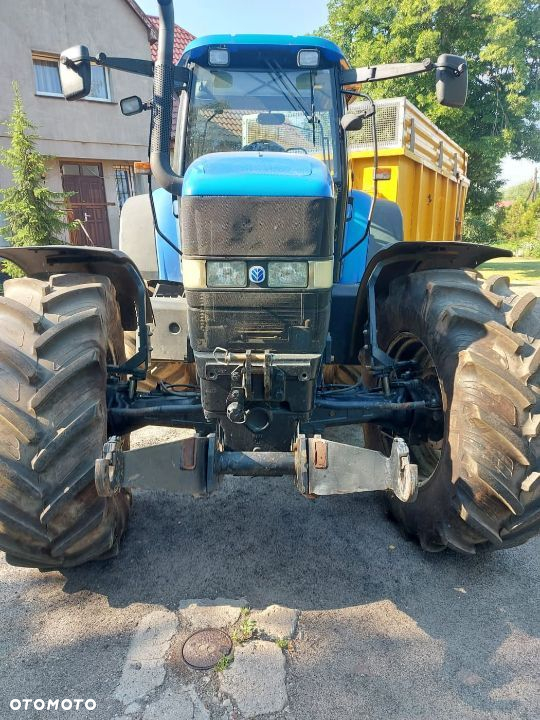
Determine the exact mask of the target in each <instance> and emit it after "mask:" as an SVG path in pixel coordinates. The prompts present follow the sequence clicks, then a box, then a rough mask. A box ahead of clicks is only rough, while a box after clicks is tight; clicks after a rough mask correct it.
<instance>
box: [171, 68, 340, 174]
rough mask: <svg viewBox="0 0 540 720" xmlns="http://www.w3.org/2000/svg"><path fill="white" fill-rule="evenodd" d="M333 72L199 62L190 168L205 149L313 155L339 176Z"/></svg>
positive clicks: (190, 119)
mask: <svg viewBox="0 0 540 720" xmlns="http://www.w3.org/2000/svg"><path fill="white" fill-rule="evenodd" d="M332 97H333V95H332V79H331V74H330V70H317V71H314V70H312V71H306V70H281V69H280V68H279V67H278V66H276V65H270V63H269V68H268V70H265V71H261V70H256V71H249V70H234V71H232V70H221V69H219V70H218V69H207V68H203V67H200V66H197V67H196V69H195V71H194V78H193V83H192V89H191V97H190V102H189V112H188V121H187V135H186V143H185V165H186V167H187V166H188V165H189V164H190V163H191V162H192V161H193V160H195V158H197V157H199V156H200V155H205V154H206V153H213V152H230V151H236V150H246V151H261V150H262V151H275V152H290V153H297V154H309V155H313V156H314V157H317V158H319V159H320V160H322V161H323V162H324V163H326V165H327V167H328V169H329V170H330V172H331V174H332V175H335V173H336V171H337V167H338V163H334V157H335V156H336V152H335V143H336V137H335V133H336V130H335V129H336V127H337V120H336V117H335V114H334V104H333V101H332Z"/></svg>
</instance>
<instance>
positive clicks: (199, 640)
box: [182, 628, 232, 670]
mask: <svg viewBox="0 0 540 720" xmlns="http://www.w3.org/2000/svg"><path fill="white" fill-rule="evenodd" d="M231 650H232V640H231V638H230V637H229V636H228V635H227V633H224V632H222V631H221V630H215V629H213V628H209V629H208V630H198V631H197V632H196V633H193V635H190V636H189V637H188V639H187V640H186V642H185V643H184V647H183V648H182V657H183V658H184V660H185V662H186V663H187V664H188V665H189V666H190V667H192V668H195V669H196V670H209V669H210V668H212V667H214V665H215V664H216V663H217V662H219V661H220V660H221V658H222V657H223V656H224V655H229V654H230V652H231Z"/></svg>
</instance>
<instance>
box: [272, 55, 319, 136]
mask: <svg viewBox="0 0 540 720" xmlns="http://www.w3.org/2000/svg"><path fill="white" fill-rule="evenodd" d="M268 65H269V66H270V67H272V65H271V64H270V62H268ZM274 69H277V71H278V72H279V75H278V76H277V77H278V80H280V82H281V84H282V86H283V87H284V88H285V90H286V84H285V83H288V85H289V87H290V88H291V91H292V96H293V97H294V99H295V100H296V102H297V103H298V105H299V107H300V108H301V110H302V112H303V113H304V115H305V117H306V120H307V121H308V123H309V124H310V125H311V127H312V132H313V135H312V138H313V147H315V146H316V144H317V138H316V135H315V123H316V122H320V121H319V120H318V118H317V117H316V114H315V113H316V111H315V86H314V84H313V71H312V70H310V71H309V87H310V94H311V98H310V99H311V114H310V113H309V112H308V111H307V110H306V108H305V107H304V103H303V102H302V97H301V95H300V93H299V92H298V89H297V88H296V87H295V85H294V83H293V81H292V80H291V78H290V77H289V76H288V75H287V74H286V73H284V72H283V70H282V68H281V67H280V65H279V63H278V62H277V61H275V60H274ZM287 97H288V96H287Z"/></svg>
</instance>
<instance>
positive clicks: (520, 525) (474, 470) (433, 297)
mask: <svg viewBox="0 0 540 720" xmlns="http://www.w3.org/2000/svg"><path fill="white" fill-rule="evenodd" d="M378 323H379V344H380V346H381V347H382V348H383V349H385V350H386V351H387V352H388V353H389V354H390V355H393V356H394V357H395V358H397V359H399V360H410V359H412V358H414V359H415V360H417V361H418V362H419V363H420V366H421V367H423V368H424V378H425V380H426V381H429V379H430V378H431V380H433V378H435V381H437V380H438V385H439V387H440V394H441V397H442V404H443V413H441V431H440V434H439V436H438V435H437V431H436V422H435V423H434V424H433V425H432V426H431V427H430V429H429V432H428V435H429V436H430V437H426V438H425V441H422V442H421V441H419V440H418V433H417V429H418V426H417V427H416V430H415V438H416V439H414V438H413V439H412V440H409V445H410V449H411V455H412V457H413V459H414V460H415V461H416V462H417V463H418V465H419V474H420V480H421V485H420V489H419V492H418V497H417V499H416V500H415V501H414V502H412V503H402V502H400V501H399V500H397V498H395V497H390V498H389V504H390V511H391V514H392V515H393V517H394V518H395V519H396V520H397V521H398V522H399V523H400V524H401V525H402V527H403V528H404V529H405V531H406V532H407V534H409V535H411V536H414V537H416V538H417V539H418V540H419V542H420V543H421V545H422V547H423V548H424V549H426V550H429V551H438V550H442V549H444V548H446V547H450V548H452V549H454V550H457V551H460V552H465V553H474V552H475V551H476V549H477V548H486V549H500V548H505V547H512V546H514V545H519V544H521V543H523V542H525V541H526V540H527V539H529V538H530V537H532V536H533V535H536V534H537V533H538V532H539V531H540V472H539V471H540V444H539V437H538V431H539V427H540V400H539V398H540V387H539V386H540V372H539V367H540V307H539V304H538V299H537V298H536V297H535V296H534V295H533V294H532V293H529V294H527V295H524V296H519V295H515V294H514V293H512V292H511V291H510V289H509V286H508V281H507V278H494V279H490V280H488V281H485V282H484V281H483V280H482V277H481V275H479V274H478V273H475V272H468V271H461V270H433V271H427V272H419V273H415V274H411V275H408V276H405V277H402V278H399V279H396V280H395V281H394V282H393V283H392V284H391V286H390V288H389V294H388V297H387V299H386V300H385V301H384V303H383V304H382V306H381V307H380V308H379V310H378ZM414 426H415V422H414V421H413V424H412V427H414ZM389 435H390V433H389V432H388V430H387V429H385V428H384V427H377V426H373V425H370V426H367V427H366V432H365V438H366V444H367V445H368V447H371V448H374V449H379V450H383V451H384V450H386V451H388V449H389V445H388V444H389V442H390V440H391V438H390V437H389Z"/></svg>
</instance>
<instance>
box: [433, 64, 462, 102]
mask: <svg viewBox="0 0 540 720" xmlns="http://www.w3.org/2000/svg"><path fill="white" fill-rule="evenodd" d="M436 81H437V85H436V88H437V100H438V101H439V102H440V103H441V105H446V106H447V107H463V105H465V101H466V100H467V85H468V79H467V61H466V60H465V58H462V57H460V56H459V55H448V54H446V53H444V54H443V55H439V57H438V58H437V71H436Z"/></svg>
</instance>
